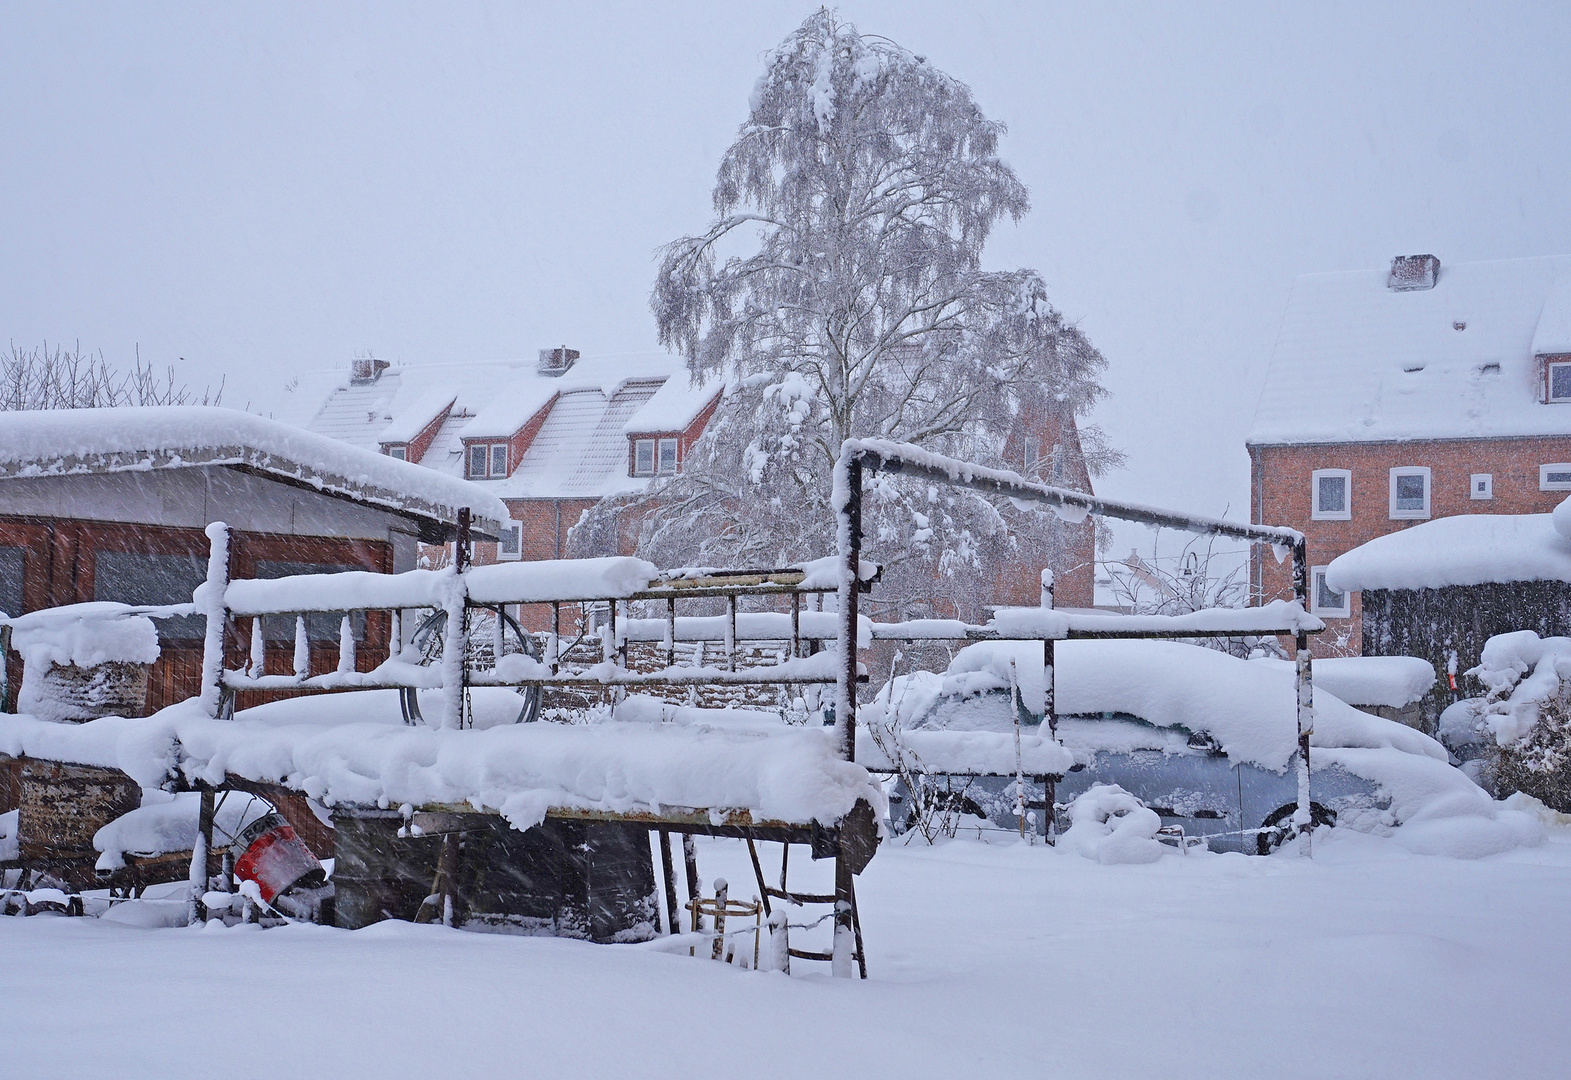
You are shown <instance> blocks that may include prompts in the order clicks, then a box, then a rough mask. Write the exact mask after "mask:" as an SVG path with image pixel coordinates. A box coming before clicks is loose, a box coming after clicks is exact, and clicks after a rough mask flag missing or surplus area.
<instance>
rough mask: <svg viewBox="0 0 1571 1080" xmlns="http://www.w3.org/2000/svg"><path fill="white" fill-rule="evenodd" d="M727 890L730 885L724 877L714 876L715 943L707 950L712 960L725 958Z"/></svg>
mask: <svg viewBox="0 0 1571 1080" xmlns="http://www.w3.org/2000/svg"><path fill="white" fill-rule="evenodd" d="M729 892H730V886H729V885H728V884H727V883H726V879H725V878H723V877H721V878H715V943H714V946H713V947H712V948H711V949H710V950H709V957H710V959H712V960H724V959H725V905H726V900H727V899H728V898H729Z"/></svg>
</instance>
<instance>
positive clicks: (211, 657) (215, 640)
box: [197, 521, 229, 717]
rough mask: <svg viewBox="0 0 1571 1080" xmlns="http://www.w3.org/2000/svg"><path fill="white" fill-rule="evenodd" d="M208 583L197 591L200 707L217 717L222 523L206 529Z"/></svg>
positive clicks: (223, 612)
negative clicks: (201, 622)
mask: <svg viewBox="0 0 1571 1080" xmlns="http://www.w3.org/2000/svg"><path fill="white" fill-rule="evenodd" d="M206 532H207V541H208V549H207V580H206V581H205V582H203V584H202V586H201V588H200V589H198V590H197V592H198V595H199V596H200V598H201V601H200V604H199V605H198V606H200V607H201V609H202V614H203V616H204V617H205V618H206V621H207V630H206V632H205V634H204V636H203V639H202V689H201V700H202V707H203V709H204V710H205V711H206V712H207V715H208V716H213V717H216V716H218V714H219V713H220V711H221V710H222V708H223V702H222V700H221V697H222V695H221V693H220V689H221V687H222V686H223V682H224V625H225V623H226V622H228V618H229V606H228V603H227V602H226V600H225V598H224V595H225V593H227V592H228V591H229V526H228V525H225V524H224V523H223V522H222V521H214V522H211V523H210V524H209V525H208V526H207V530H206Z"/></svg>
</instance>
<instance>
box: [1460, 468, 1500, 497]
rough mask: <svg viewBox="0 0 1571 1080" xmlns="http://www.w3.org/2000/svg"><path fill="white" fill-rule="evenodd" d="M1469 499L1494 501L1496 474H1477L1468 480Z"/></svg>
mask: <svg viewBox="0 0 1571 1080" xmlns="http://www.w3.org/2000/svg"><path fill="white" fill-rule="evenodd" d="M1467 497H1468V498H1469V499H1474V500H1478V499H1493V498H1494V497H1495V474H1494V473H1486V472H1476V473H1474V474H1473V475H1472V476H1470V477H1468V478H1467Z"/></svg>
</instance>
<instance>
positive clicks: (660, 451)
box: [633, 439, 678, 476]
mask: <svg viewBox="0 0 1571 1080" xmlns="http://www.w3.org/2000/svg"><path fill="white" fill-rule="evenodd" d="M677 464H678V462H677V440H676V439H634V440H633V475H634V476H657V475H658V476H672V475H675V473H676V471H677Z"/></svg>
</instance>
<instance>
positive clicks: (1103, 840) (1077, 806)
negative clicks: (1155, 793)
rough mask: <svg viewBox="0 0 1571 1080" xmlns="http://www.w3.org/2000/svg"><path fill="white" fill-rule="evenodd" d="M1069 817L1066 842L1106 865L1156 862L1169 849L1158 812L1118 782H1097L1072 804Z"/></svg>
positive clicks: (1071, 847)
mask: <svg viewBox="0 0 1571 1080" xmlns="http://www.w3.org/2000/svg"><path fill="white" fill-rule="evenodd" d="M1069 820H1070V821H1071V822H1072V823H1073V824H1071V825H1070V826H1069V829H1068V831H1067V832H1065V833H1064V838H1063V843H1064V844H1066V845H1067V846H1068V847H1069V848H1070V849H1071V850H1073V851H1078V852H1079V853H1080V854H1081V855H1084V856H1085V857H1086V858H1088V859H1094V860H1096V861H1097V862H1099V863H1101V864H1103V865H1104V866H1109V865H1113V864H1117V863H1150V862H1156V861H1157V860H1158V859H1160V858H1161V857H1162V855H1163V854H1164V853H1165V851H1166V850H1167V849H1166V848H1164V847H1163V846H1162V843H1161V842H1160V841H1159V840H1157V839H1156V831H1157V829H1159V828H1161V826H1162V819H1161V818H1159V817H1157V815H1156V811H1155V810H1152V809H1151V808H1149V807H1148V806H1146V804H1145V803H1143V802H1141V801H1140V800H1139V799H1137V798H1135V797H1134V796H1133V795H1131V794H1129V792H1127V791H1125V790H1124V789H1123V788H1121V787H1119V786H1118V785H1117V784H1095V785H1093V786H1092V787H1091V788H1090V790H1088V791H1086V792H1085V793H1084V794H1082V795H1081V796H1080V797H1079V798H1077V799H1075V801H1074V802H1072V803H1070V804H1069Z"/></svg>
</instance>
